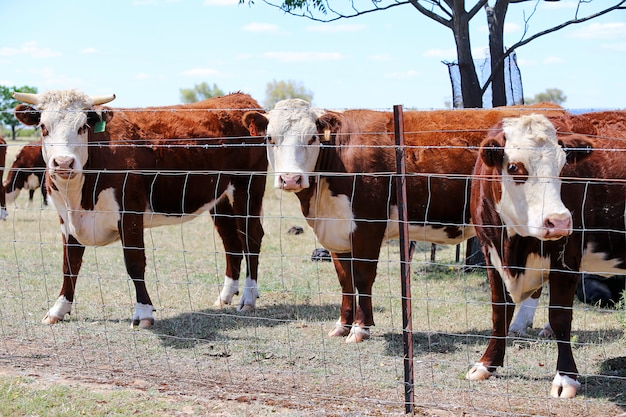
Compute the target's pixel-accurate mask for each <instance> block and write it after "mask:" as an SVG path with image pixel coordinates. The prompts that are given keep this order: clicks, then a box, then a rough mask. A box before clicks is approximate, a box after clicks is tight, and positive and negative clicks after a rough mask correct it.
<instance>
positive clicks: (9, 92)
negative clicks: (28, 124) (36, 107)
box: [0, 85, 37, 140]
mask: <svg viewBox="0 0 626 417" xmlns="http://www.w3.org/2000/svg"><path fill="white" fill-rule="evenodd" d="M14 91H20V92H22V93H36V92H37V88H36V87H29V86H27V85H24V86H22V87H16V86H13V87H7V86H4V85H0V123H1V124H3V125H4V126H6V127H8V128H9V129H11V138H12V140H15V134H16V132H17V131H18V130H19V129H18V128H17V127H18V126H19V125H20V122H19V121H18V120H17V119H16V118H15V116H14V115H13V109H14V108H15V106H17V105H18V104H19V101H17V100H15V99H14V98H13V92H14Z"/></svg>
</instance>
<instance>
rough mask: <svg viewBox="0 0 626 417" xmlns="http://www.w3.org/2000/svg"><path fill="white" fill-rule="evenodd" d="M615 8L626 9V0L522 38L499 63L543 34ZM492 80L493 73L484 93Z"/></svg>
mask: <svg viewBox="0 0 626 417" xmlns="http://www.w3.org/2000/svg"><path fill="white" fill-rule="evenodd" d="M519 2H520V3H521V1H519ZM613 10H626V0H621V1H620V2H619V3H617V4H615V5H614V6H611V7H609V8H607V9H604V10H601V11H599V12H598V13H595V14H592V15H589V16H586V17H582V18H575V19H572V20H568V21H567V22H563V23H561V24H560V25H558V26H554V27H552V28H550V29H546V30H543V31H541V32H537V33H535V34H534V35H532V36H530V37H529V38H527V39H524V40H521V41H519V42H517V43H515V44H513V46H511V47H510V48H508V49H507V50H506V52H505V53H504V54H503V55H502V59H501V60H500V62H498V65H504V61H505V60H506V58H507V57H509V56H510V55H511V54H512V53H513V52H514V51H515V50H516V49H517V48H520V47H522V46H524V45H526V44H528V43H530V42H531V41H533V40H535V39H537V38H539V37H541V36H544V35H547V34H549V33H552V32H556V31H558V30H561V29H563V28H564V27H567V26H570V25H574V24H578V23H584V22H586V21H588V20H591V19H595V18H596V17H599V16H602V15H605V14H607V13H609V12H612V11H613ZM576 15H578V9H577V11H576ZM525 33H526V32H524V34H525ZM492 80H493V73H492V74H490V75H489V78H488V79H487V80H486V81H485V84H484V85H483V87H482V88H481V92H482V93H483V94H484V93H485V91H486V90H487V88H488V86H489V84H491V81H492Z"/></svg>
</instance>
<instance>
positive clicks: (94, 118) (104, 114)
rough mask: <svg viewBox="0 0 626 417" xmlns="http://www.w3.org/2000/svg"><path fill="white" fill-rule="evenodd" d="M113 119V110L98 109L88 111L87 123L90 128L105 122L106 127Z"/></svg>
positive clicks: (106, 108)
mask: <svg viewBox="0 0 626 417" xmlns="http://www.w3.org/2000/svg"><path fill="white" fill-rule="evenodd" d="M111 119H113V110H111V109H110V108H108V107H98V108H95V109H91V110H87V123H88V124H89V125H90V126H96V124H97V123H103V122H104V125H106V123H107V122H109V121H110V120H111ZM104 125H103V126H104ZM96 130H97V129H96Z"/></svg>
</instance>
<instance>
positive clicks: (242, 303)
mask: <svg viewBox="0 0 626 417" xmlns="http://www.w3.org/2000/svg"><path fill="white" fill-rule="evenodd" d="M257 298H259V287H258V286H257V282H256V281H254V280H253V279H252V278H251V277H249V276H248V277H246V282H245V284H244V285H243V295H242V296H241V300H239V307H238V308H237V310H238V311H252V310H254V309H255V308H256V299H257Z"/></svg>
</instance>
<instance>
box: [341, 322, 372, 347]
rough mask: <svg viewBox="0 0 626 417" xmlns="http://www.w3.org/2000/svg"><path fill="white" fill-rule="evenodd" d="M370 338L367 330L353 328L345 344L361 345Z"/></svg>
mask: <svg viewBox="0 0 626 417" xmlns="http://www.w3.org/2000/svg"><path fill="white" fill-rule="evenodd" d="M369 338H370V331H369V329H364V328H362V327H359V326H353V327H352V330H350V334H349V335H348V338H347V339H346V343H361V342H362V341H364V340H367V339H369Z"/></svg>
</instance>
